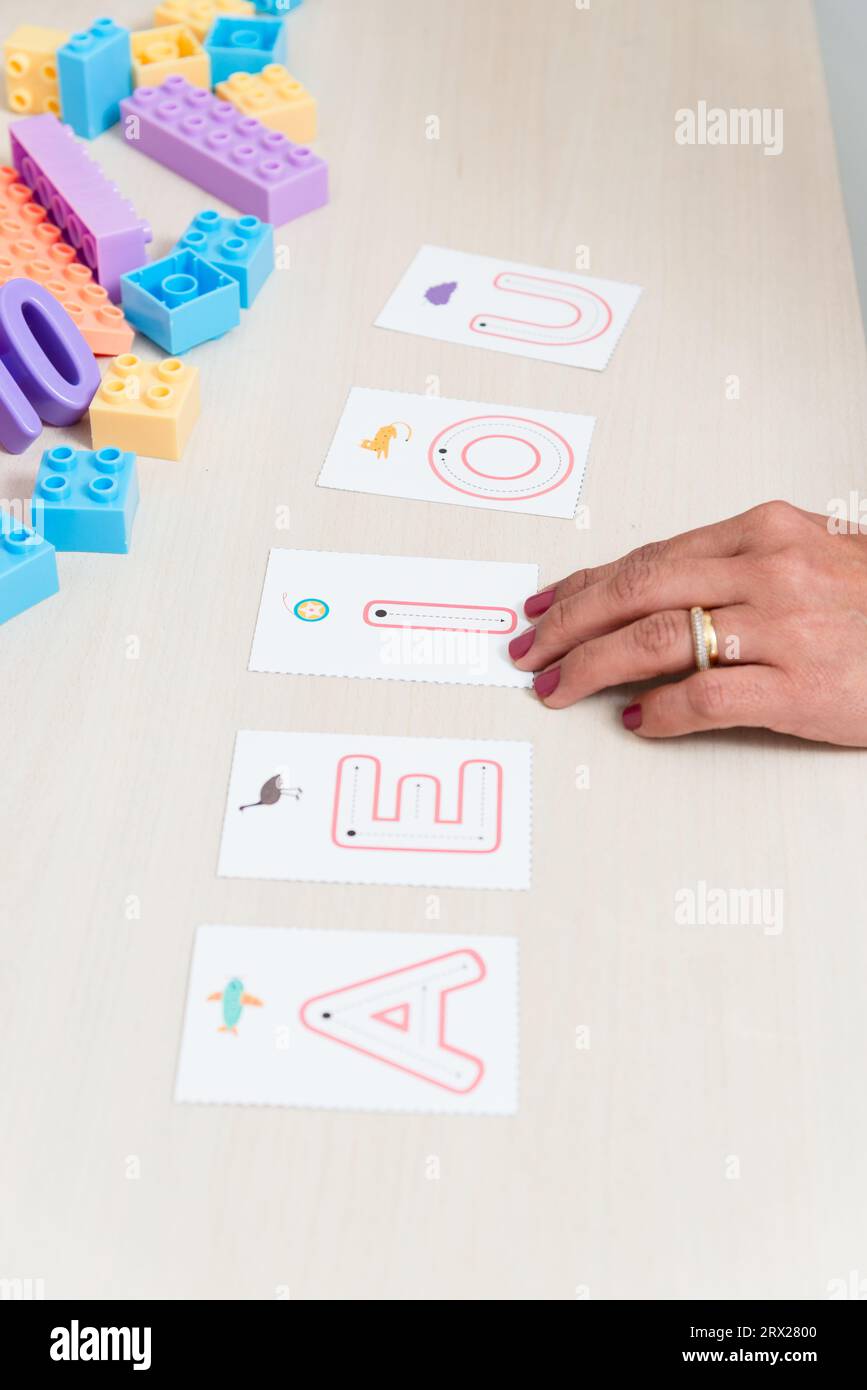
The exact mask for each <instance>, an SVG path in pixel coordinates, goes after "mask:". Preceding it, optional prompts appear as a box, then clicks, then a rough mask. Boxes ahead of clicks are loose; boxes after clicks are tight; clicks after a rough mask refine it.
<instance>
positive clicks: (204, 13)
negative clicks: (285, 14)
mask: <svg viewBox="0 0 867 1390" xmlns="http://www.w3.org/2000/svg"><path fill="white" fill-rule="evenodd" d="M255 12H256V10H255V6H254V5H251V4H250V0H165V3H164V4H162V5H160V6H159V8H158V9H157V11H156V14H155V15H154V24H183V25H185V26H186V28H187V29H189V30H190V31H191V32H192V33H193V34H195V36H196V38H197V39H198V40H199V42H200V43H203V42H204V40H205V38H206V37H207V34H208V30H209V29H210V27H211V25H212V24H213V22H214V20H215V19H216V18H217V17H218V16H219V15H223V14H232V15H245V14H255Z"/></svg>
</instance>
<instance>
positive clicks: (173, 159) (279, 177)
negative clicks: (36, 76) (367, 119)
mask: <svg viewBox="0 0 867 1390" xmlns="http://www.w3.org/2000/svg"><path fill="white" fill-rule="evenodd" d="M121 110H122V112H123V117H124V119H123V121H122V122H121V131H122V133H123V137H124V139H125V140H126V141H127V142H128V143H129V144H130V145H132V146H133V147H134V148H135V149H138V150H141V152H142V153H143V154H148V155H150V156H151V158H152V159H158V160H159V161H160V163H161V164H164V165H165V166H166V167H167V168H169V169H174V171H175V173H176V174H181V175H183V177H184V178H187V179H189V180H190V181H191V182H192V183H197V184H198V185H199V187H200V188H204V189H205V191H206V192H207V193H212V194H213V195H214V197H216V198H222V199H223V201H224V202H227V203H229V204H230V205H231V206H232V207H236V208H239V209H240V211H241V212H249V213H251V214H252V215H253V216H254V217H260V218H261V219H262V221H263V222H270V223H271V224H272V225H273V226H275V227H280V226H282V225H283V223H284V222H289V221H291V220H292V218H293V217H300V216H301V215H302V214H303V213H305V212H312V211H313V209H314V208H319V207H322V205H323V204H324V203H327V201H328V166H327V164H326V163H325V160H324V159H320V158H319V157H318V156H317V155H315V154H313V152H312V150H308V149H307V148H306V146H304V145H293V144H292V142H291V141H290V140H287V139H286V136H285V135H281V134H280V132H279V131H277V130H268V128H267V127H266V126H263V125H262V124H261V123H260V122H259V121H255V120H253V119H252V117H250V116H242V115H240V113H239V112H238V111H236V110H235V108H234V106H231V105H230V104H229V103H228V102H227V101H220V100H219V98H218V97H214V96H211V95H210V93H208V92H203V91H202V90H201V88H200V87H191V86H190V85H189V83H188V82H185V81H184V79H183V78H182V77H167V78H166V80H165V82H164V83H163V84H162V86H161V87H139V89H138V91H136V92H134V93H133V95H132V96H131V97H128V98H127V99H126V101H123V102H121ZM35 119H36V120H49V119H50V117H47V116H37V117H36V118H35Z"/></svg>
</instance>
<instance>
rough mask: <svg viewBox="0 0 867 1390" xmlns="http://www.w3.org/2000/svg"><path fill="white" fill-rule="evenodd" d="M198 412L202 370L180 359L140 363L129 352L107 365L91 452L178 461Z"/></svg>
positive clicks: (94, 413)
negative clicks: (119, 451) (124, 451)
mask: <svg viewBox="0 0 867 1390" xmlns="http://www.w3.org/2000/svg"><path fill="white" fill-rule="evenodd" d="M199 410H200V404H199V369H198V367H190V366H188V365H187V364H186V363H185V362H181V361H179V360H178V358H177V357H164V358H163V360H162V362H142V361H141V359H140V358H138V357H136V356H135V355H134V354H133V353H131V352H125V353H124V354H123V355H122V356H121V357H116V358H115V359H114V361H113V362H111V363H109V367H108V371H107V372H106V374H105V376H104V377H103V379H102V384H101V386H100V388H99V390H98V391H97V393H96V395H95V396H94V398H93V400H92V401H91V403H90V432H91V437H92V439H93V447H94V449H104V448H108V447H110V446H111V445H115V446H116V447H117V448H118V449H129V450H131V451H132V453H134V454H144V455H146V456H147V457H149V458H163V459H179V458H180V457H181V455H182V454H183V452H184V448H185V447H186V443H187V440H188V439H189V437H190V434H191V433H192V429H193V425H194V424H195V423H196V421H197V420H198V418H199Z"/></svg>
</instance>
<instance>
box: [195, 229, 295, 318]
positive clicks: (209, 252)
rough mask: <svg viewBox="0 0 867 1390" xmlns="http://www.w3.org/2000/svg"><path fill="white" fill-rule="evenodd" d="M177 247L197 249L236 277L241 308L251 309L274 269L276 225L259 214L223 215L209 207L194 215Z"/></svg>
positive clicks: (218, 268) (213, 263)
mask: <svg viewBox="0 0 867 1390" xmlns="http://www.w3.org/2000/svg"><path fill="white" fill-rule="evenodd" d="M175 250H176V251H183V250H187V251H194V252H195V253H196V255H197V256H201V257H202V259H203V260H206V261H209V262H210V264H211V265H212V266H215V267H216V268H217V270H221V271H222V272H223V274H224V275H231V277H232V279H233V280H237V282H238V289H239V290H240V294H241V308H242V309H249V307H250V305H251V304H252V303H253V301H254V299H255V298H256V295H257V294H258V293H259V291H260V289H261V288H262V286H263V285H264V283H265V281H266V280H267V278H268V276H269V275H270V274H271V271H272V270H273V269H274V228H273V227H272V226H271V224H270V223H269V222H260V221H259V218H258V217H221V216H220V214H219V213H218V212H214V211H213V210H212V209H210V208H209V209H207V211H205V212H200V213H199V214H198V215H197V216H196V217H194V218H193V220H192V222H191V223H190V225H189V227H188V228H187V230H186V231H185V233H184V235H183V236H182V237H181V239H180V241H179V242H178V244H177V246H176V247H175Z"/></svg>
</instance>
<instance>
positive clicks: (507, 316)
mask: <svg viewBox="0 0 867 1390" xmlns="http://www.w3.org/2000/svg"><path fill="white" fill-rule="evenodd" d="M640 294H641V286H640V285H624V284H621V283H620V281H618V280H600V279H598V278H597V277H595V276H591V275H576V274H574V273H573V272H572V271H569V270H546V269H544V268H543V267H540V266H535V265H523V264H522V263H521V262H519V261H501V260H498V259H497V258H496V257H495V256H476V255H473V254H472V253H470V252H468V251H448V250H446V249H445V247H442V246H422V248H421V249H420V250H419V251H418V252H417V253H416V256H415V259H414V261H413V262H412V264H411V265H410V267H409V269H408V270H407V271H406V273H405V275H404V276H403V278H402V279H401V281H400V283H399V284H398V286H397V289H396V290H395V291H394V293H393V294H392V296H391V298H390V299H389V301H388V303H387V304H386V306H385V308H384V309H383V311H382V313H381V314H380V315H379V318H378V319H377V320H376V326H377V328H393V329H395V330H396V331H397V332H398V333H417V334H419V335H421V336H422V337H424V338H437V339H439V341H440V342H444V343H462V344H463V345H464V346H466V347H486V348H491V349H492V350H493V351H494V352H509V353H512V355H513V356H516V357H535V358H537V359H538V360H539V361H541V362H561V363H565V364H566V366H569V367H590V368H592V370H593V371H597V372H601V371H602V370H603V369H604V368H605V367H606V366H607V365H608V359H609V358H610V356H611V354H612V352H613V351H614V347H615V345H616V343H617V340H618V339H619V337H620V335H621V333H622V332H623V330H624V328H625V327H626V324H627V323H628V321H629V316H630V314H631V313H632V310H633V309H634V308H635V306H636V304H637V303H638V297H639V295H640Z"/></svg>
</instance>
